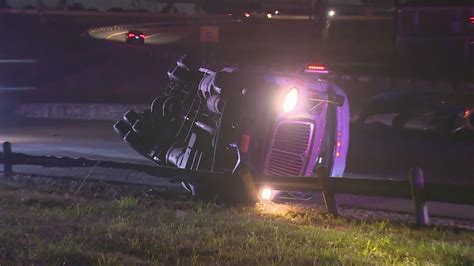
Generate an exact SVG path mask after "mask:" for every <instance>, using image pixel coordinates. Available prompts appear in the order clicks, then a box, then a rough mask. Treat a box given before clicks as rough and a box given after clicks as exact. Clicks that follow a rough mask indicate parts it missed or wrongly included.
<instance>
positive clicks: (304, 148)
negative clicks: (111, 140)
mask: <svg viewBox="0 0 474 266" xmlns="http://www.w3.org/2000/svg"><path fill="white" fill-rule="evenodd" d="M168 77H169V79H170V82H169V85H168V87H167V88H166V90H165V92H164V94H163V95H162V96H160V97H158V98H156V99H155V100H154V101H153V103H152V104H151V108H150V109H147V110H144V111H141V112H136V111H134V110H130V111H128V112H127V113H126V114H125V115H124V117H123V120H120V121H118V122H117V123H116V124H115V125H114V129H115V131H116V132H117V133H118V134H119V135H120V136H121V137H122V138H123V139H124V140H125V142H127V143H128V144H129V145H130V146H131V147H132V148H133V149H135V150H136V151H137V152H139V153H140V154H142V155H143V156H145V157H147V158H149V159H150V160H152V161H153V162H154V163H156V164H157V166H159V167H175V168H179V169H186V170H188V171H185V172H183V171H181V172H180V173H185V174H182V175H183V176H179V177H178V179H181V180H182V181H183V182H182V183H183V186H184V187H185V188H186V189H187V190H189V192H190V193H192V194H193V195H194V196H196V197H198V198H202V199H210V200H218V201H242V200H251V199H253V198H254V197H253V196H252V195H253V192H252V191H251V190H252V188H251V187H252V186H251V185H250V186H249V184H248V182H251V181H252V179H253V178H257V177H261V176H273V177H279V176H284V177H288V176H311V175H314V170H315V169H316V167H317V166H319V165H324V166H326V167H327V169H329V172H330V174H331V175H333V176H341V175H342V174H343V172H344V168H345V164H346V156H347V151H348V144H349V103H348V100H347V97H346V95H345V93H344V92H343V91H342V90H341V89H340V88H339V87H338V86H336V84H334V83H333V82H331V81H330V78H329V71H327V69H326V67H325V66H322V65H309V66H308V67H307V68H306V69H305V70H304V71H301V72H298V73H293V74H286V73H285V74H277V73H274V72H265V71H254V70H253V71H250V70H242V69H235V68H224V69H222V70H220V71H212V70H209V69H204V68H200V67H199V66H198V65H197V64H195V63H194V62H193V61H192V60H191V59H190V58H189V57H187V56H183V57H181V58H180V59H179V60H178V61H177V63H176V65H174V66H173V67H172V68H171V69H170V70H169V71H168ZM202 171H207V172H209V173H219V174H220V175H218V177H217V178H210V177H209V178H206V177H202V175H201V176H200V178H192V176H193V173H198V172H199V173H202ZM184 175H186V178H185V176H184ZM190 177H191V178H190ZM257 189H260V188H257ZM274 194H275V193H274V192H272V196H274Z"/></svg>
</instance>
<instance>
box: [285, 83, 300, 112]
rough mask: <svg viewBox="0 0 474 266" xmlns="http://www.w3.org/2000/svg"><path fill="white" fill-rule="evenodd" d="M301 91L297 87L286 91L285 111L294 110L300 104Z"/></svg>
mask: <svg viewBox="0 0 474 266" xmlns="http://www.w3.org/2000/svg"><path fill="white" fill-rule="evenodd" d="M298 97H299V92H298V89H297V88H292V89H291V90H290V91H289V92H287V93H286V95H285V98H284V99H283V106H282V107H283V113H285V114H286V113H289V112H291V111H293V110H294V109H295V107H296V105H297V104H298Z"/></svg>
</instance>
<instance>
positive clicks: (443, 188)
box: [0, 142, 474, 226]
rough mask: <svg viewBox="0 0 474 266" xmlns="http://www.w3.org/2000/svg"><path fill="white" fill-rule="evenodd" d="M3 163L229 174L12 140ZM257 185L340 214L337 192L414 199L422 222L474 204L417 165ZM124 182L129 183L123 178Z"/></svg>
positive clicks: (187, 176) (471, 193) (461, 189)
mask: <svg viewBox="0 0 474 266" xmlns="http://www.w3.org/2000/svg"><path fill="white" fill-rule="evenodd" d="M0 164H3V172H4V175H5V177H8V176H9V175H11V173H13V165H40V166H44V167H96V166H99V165H100V166H101V167H106V168H116V169H128V170H135V171H140V172H143V173H147V174H149V175H150V176H153V177H158V178H169V179H175V180H178V181H185V182H192V181H193V180H194V181H195V180H202V179H203V178H205V179H208V180H209V179H211V180H219V179H220V180H222V177H223V175H226V174H228V173H222V172H209V171H190V170H186V169H179V168H174V167H162V166H159V167H158V166H152V165H142V164H133V163H122V162H111V161H98V160H90V159H85V158H68V157H54V156H37V155H27V154H22V153H13V152H12V146H11V143H9V142H5V143H3V152H2V153H0ZM254 181H255V186H256V187H257V188H265V187H267V188H271V189H274V190H288V191H309V192H315V191H321V192H322V194H323V198H324V202H325V205H326V208H327V210H328V212H329V213H330V214H332V215H334V216H338V215H339V206H338V203H337V200H336V194H352V195H361V196H375V197H393V198H403V199H413V203H414V211H415V214H416V222H417V224H418V225H420V226H423V225H428V224H429V223H430V218H429V212H428V206H427V202H428V201H437V202H445V203H453V204H465V205H474V187H471V186H465V185H455V184H438V183H425V178H424V175H423V171H422V170H421V169H420V168H413V169H412V170H411V171H410V174H409V179H408V180H392V179H388V180H387V179H373V178H347V177H330V176H329V172H328V170H327V169H326V168H325V167H324V166H320V167H318V168H317V170H316V176H278V177H275V176H260V177H256V178H255V180H254ZM120 183H127V182H123V181H121V182H120Z"/></svg>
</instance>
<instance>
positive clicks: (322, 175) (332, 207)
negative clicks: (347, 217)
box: [316, 165, 339, 216]
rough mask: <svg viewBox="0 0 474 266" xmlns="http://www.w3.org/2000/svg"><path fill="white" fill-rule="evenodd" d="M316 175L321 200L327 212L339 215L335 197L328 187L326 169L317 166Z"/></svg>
mask: <svg viewBox="0 0 474 266" xmlns="http://www.w3.org/2000/svg"><path fill="white" fill-rule="evenodd" d="M316 174H317V175H318V177H319V182H321V186H322V189H323V198H324V203H325V204H326V208H327V210H328V212H329V213H330V214H332V215H334V216H338V215H339V208H338V206H337V201H336V196H335V195H334V193H333V192H332V191H331V189H330V187H329V178H330V177H329V172H328V169H327V168H326V167H324V166H322V165H321V166H319V167H318V168H317V169H316Z"/></svg>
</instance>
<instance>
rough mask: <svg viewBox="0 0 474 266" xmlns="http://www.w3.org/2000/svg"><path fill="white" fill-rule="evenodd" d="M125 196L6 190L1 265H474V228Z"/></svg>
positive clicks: (151, 194)
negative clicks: (362, 219) (431, 226)
mask: <svg viewBox="0 0 474 266" xmlns="http://www.w3.org/2000/svg"><path fill="white" fill-rule="evenodd" d="M76 185H77V184H76ZM123 191H125V192H120V191H118V192H117V191H116V190H114V189H113V188H109V187H108V185H99V186H90V187H89V186H86V188H81V190H79V191H77V186H76V188H71V187H68V186H67V185H64V184H63V185H60V186H46V187H44V186H38V185H36V184H35V185H28V184H25V183H23V184H18V183H4V184H1V183H0V265H4V264H5V265H6V264H25V263H26V264H31V263H33V264H48V265H52V264H54V265H59V264H63V263H65V265H78V264H81V265H86V264H98V265H116V264H125V265H134V264H148V263H149V264H177V265H178V264H179V265H188V264H239V265H266V264H277V265H291V264H293V265H294V264H305V265H314V264H443V265H462V264H465V265H473V263H474V232H472V231H466V230H455V229H447V228H425V229H419V228H416V227H414V226H413V225H410V224H406V223H399V222H389V221H383V220H377V219H376V220H372V221H369V222H362V221H358V220H356V219H351V218H347V217H346V218H332V217H329V216H328V215H327V214H326V213H325V212H324V211H323V210H322V209H317V208H316V209H309V208H307V207H306V208H305V207H298V206H289V205H274V204H270V205H269V204H258V205H257V206H241V207H224V206H218V205H214V204H205V203H198V202H194V201H190V200H189V199H186V198H185V199H182V198H181V199H170V198H169V197H168V196H169V195H168V196H163V195H164V194H163V193H161V192H157V191H156V190H147V189H138V190H137V189H136V188H135V189H130V190H126V189H125V190H123ZM137 191H138V192H137Z"/></svg>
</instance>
